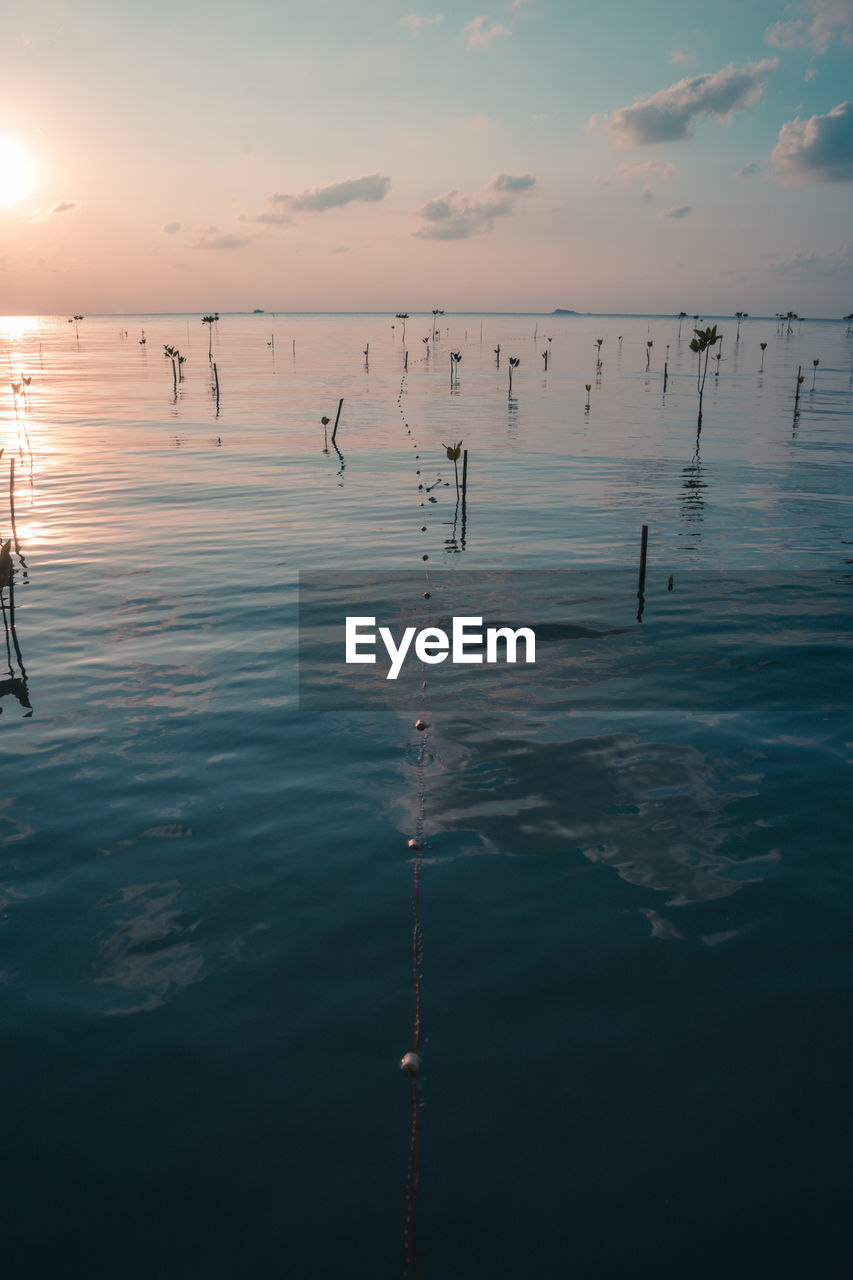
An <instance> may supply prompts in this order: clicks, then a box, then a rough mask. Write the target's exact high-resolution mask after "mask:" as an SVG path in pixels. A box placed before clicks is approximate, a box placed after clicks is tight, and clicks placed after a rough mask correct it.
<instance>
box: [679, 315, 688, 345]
mask: <svg viewBox="0 0 853 1280" xmlns="http://www.w3.org/2000/svg"><path fill="white" fill-rule="evenodd" d="M686 319H687V312H686V311H679V313H678V341H679V342H680V341H681V322H682V320H686Z"/></svg>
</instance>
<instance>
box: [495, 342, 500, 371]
mask: <svg viewBox="0 0 853 1280" xmlns="http://www.w3.org/2000/svg"><path fill="white" fill-rule="evenodd" d="M495 366H496V368H498V369H500V367H501V344H500V343H498V345H497V346H496V347H495Z"/></svg>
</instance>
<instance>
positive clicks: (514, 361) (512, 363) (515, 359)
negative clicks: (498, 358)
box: [509, 356, 521, 395]
mask: <svg viewBox="0 0 853 1280" xmlns="http://www.w3.org/2000/svg"><path fill="white" fill-rule="evenodd" d="M520 364H521V359H520V357H519V356H510V358H509V394H510V395H512V371H513V369H517V368H518V366H519V365H520Z"/></svg>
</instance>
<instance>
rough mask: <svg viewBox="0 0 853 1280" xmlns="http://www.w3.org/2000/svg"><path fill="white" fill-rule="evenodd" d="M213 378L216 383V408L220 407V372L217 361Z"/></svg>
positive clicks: (214, 365) (214, 364)
mask: <svg viewBox="0 0 853 1280" xmlns="http://www.w3.org/2000/svg"><path fill="white" fill-rule="evenodd" d="M213 378H214V383H215V385H216V408H217V409H219V372H218V370H217V368H216V361H214V363H213Z"/></svg>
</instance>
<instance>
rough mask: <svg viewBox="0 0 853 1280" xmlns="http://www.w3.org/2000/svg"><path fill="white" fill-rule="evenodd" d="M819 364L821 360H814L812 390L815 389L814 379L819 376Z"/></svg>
mask: <svg viewBox="0 0 853 1280" xmlns="http://www.w3.org/2000/svg"><path fill="white" fill-rule="evenodd" d="M819 364H820V361H819V360H812V391H814V380H815V378H816V377H817V367H818V365H819Z"/></svg>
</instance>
